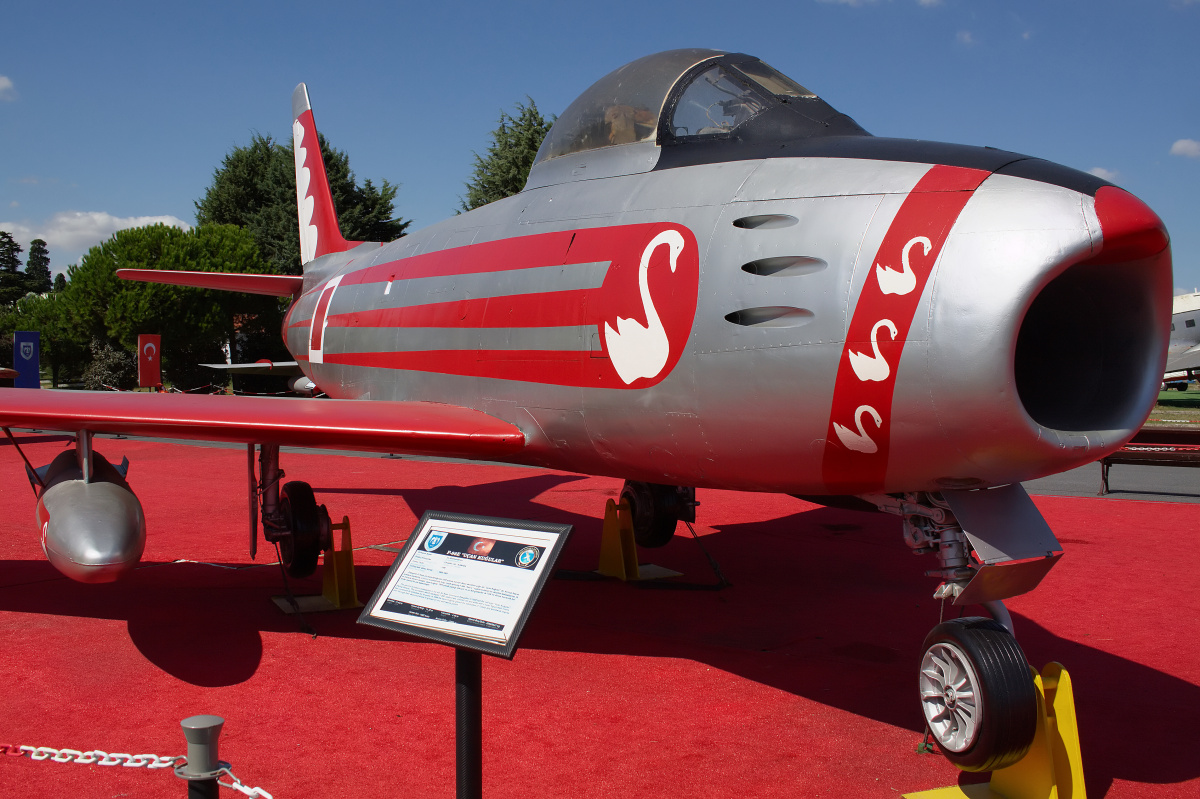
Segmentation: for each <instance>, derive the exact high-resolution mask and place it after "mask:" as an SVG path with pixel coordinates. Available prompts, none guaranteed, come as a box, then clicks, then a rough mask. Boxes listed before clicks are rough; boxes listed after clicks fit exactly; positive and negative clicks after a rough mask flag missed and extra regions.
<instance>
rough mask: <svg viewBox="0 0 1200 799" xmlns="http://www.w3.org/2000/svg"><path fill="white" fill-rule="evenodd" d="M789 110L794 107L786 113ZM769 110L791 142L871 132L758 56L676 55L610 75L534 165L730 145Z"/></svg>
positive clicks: (562, 120)
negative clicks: (631, 150)
mask: <svg viewBox="0 0 1200 799" xmlns="http://www.w3.org/2000/svg"><path fill="white" fill-rule="evenodd" d="M784 106H790V108H787V109H785V111H784V112H783V113H782V114H780V113H778V111H777V110H778V109H780V108H782V107H784ZM768 112H776V113H774V114H773V115H772V116H774V117H777V118H779V119H778V122H779V123H782V124H772V125H770V126H769V127H770V129H771V130H773V131H775V132H776V133H778V134H780V135H786V136H789V137H796V136H797V135H799V136H813V135H822V134H824V135H831V134H835V133H838V134H843V135H844V134H851V135H865V133H866V132H865V131H863V130H862V128H860V127H858V125H857V124H855V123H854V121H853V120H851V119H849V117H846V116H844V115H841V114H838V113H837V112H836V111H834V110H833V109H832V108H830V107H829V106H828V105H827V104H826V103H824V102H823V101H821V100H820V99H819V98H818V97H817V96H816V95H815V94H813V93H812V92H810V91H809V90H808V89H806V88H804V87H803V86H801V85H800V84H798V83H796V82H795V81H793V80H792V79H791V78H788V77H787V76H785V75H783V74H782V73H780V72H778V71H777V70H775V69H772V68H771V67H769V66H767V65H766V64H764V63H763V62H762V61H759V60H758V59H757V58H754V57H753V56H748V55H742V54H731V53H725V52H722V51H720V50H703V49H687V50H668V51H666V52H663V53H656V54H654V55H650V56H646V57H645V58H639V59H638V60H636V61H633V62H630V63H628V64H626V65H625V66H623V67H620V68H619V69H617V70H614V71H613V72H610V73H609V74H608V75H605V76H604V77H603V78H601V79H600V80H598V81H596V83H594V84H593V85H592V86H591V88H589V89H588V90H587V91H585V92H584V93H583V94H581V95H580V96H579V97H578V98H577V99H576V100H575V102H573V103H571V105H570V106H568V107H567V110H566V111H564V112H563V113H562V115H561V116H560V117H559V118H558V120H557V121H556V122H555V123H554V127H553V128H552V129H551V130H550V133H549V134H548V135H547V136H546V139H545V141H544V142H542V146H541V148H540V149H539V150H538V154H537V158H536V160H535V161H534V168H535V170H536V169H537V166H538V165H540V164H543V163H544V162H548V161H551V160H553V159H556V158H560V157H562V156H569V155H574V154H579V153H588V152H591V151H598V150H602V149H604V148H612V147H614V146H618V145H627V144H640V143H646V144H650V145H659V146H666V145H673V144H687V143H692V142H706V141H719V140H722V139H725V140H727V139H730V138H731V137H736V136H737V135H738V134H740V133H743V132H746V131H747V130H748V129H749V127H751V125H750V123H751V122H752V121H753V120H755V119H757V118H759V117H762V116H764V115H771V114H768ZM789 112H790V113H789ZM760 127H761V126H760ZM767 132H768V133H769V131H767ZM755 138H759V139H761V138H762V136H761V135H760V136H758V137H755ZM634 171H638V170H634ZM532 182H533V181H532V180H531V183H532Z"/></svg>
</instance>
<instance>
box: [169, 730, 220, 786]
mask: <svg viewBox="0 0 1200 799" xmlns="http://www.w3.org/2000/svg"><path fill="white" fill-rule="evenodd" d="M179 726H181V727H183V737H184V738H186V739H187V744H188V748H187V765H185V766H183V767H182V768H179V769H176V770H175V774H176V775H177V776H180V777H182V778H183V779H185V780H187V784H188V792H187V795H188V799H217V792H218V787H219V786H218V784H217V776H218V775H219V774H221V773H222V767H223V766H225V765H226V764H223V763H221V761H220V759H218V757H217V738H218V737H220V735H221V728H222V727H224V726H225V719H223V718H221V717H220V716H208V715H202V716H189V717H188V718H186V719H184V720H183V721H181V722H179Z"/></svg>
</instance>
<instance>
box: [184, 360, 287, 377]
mask: <svg viewBox="0 0 1200 799" xmlns="http://www.w3.org/2000/svg"><path fill="white" fill-rule="evenodd" d="M200 365H201V366H206V367H208V368H209V369H219V370H221V371H222V372H228V373H229V374H233V375H280V376H281V377H298V376H300V375H302V374H304V370H302V369H301V368H300V364H298V363H296V362H295V361H265V360H264V361H258V362H256V363H202V364H200Z"/></svg>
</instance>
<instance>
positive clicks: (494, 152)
mask: <svg viewBox="0 0 1200 799" xmlns="http://www.w3.org/2000/svg"><path fill="white" fill-rule="evenodd" d="M525 99H526V100H529V105H525V104H524V103H517V106H516V109H515V110H516V114H515V116H514V115H509V114H508V113H507V112H505V111H501V112H500V125H499V127H497V128H496V129H495V130H494V131H492V143H491V145H490V146H489V147H488V150H487V155H486V156H481V155H479V153H475V171H474V172H473V173H472V175H471V180H470V181H469V182H468V183H466V184H465V185H466V188H467V196H466V197H463V198H460V199H461V200H462V206H461V207H462V210H464V211H470V210H472V209H474V208H478V207H479V206H481V205H487V204H488V203H491V202H495V201H496V200H501V199H503V198H505V197H511V196H512V195H514V194H516V193H518V192H519V191H521V189H523V188H525V181H527V180H529V170H530V168H531V167H532V166H533V159H534V157H535V156H536V155H537V151H538V148H539V147H541V146H542V140H543V139H545V138H546V134H547V133H549V132H550V126H551V125H552V124H553V123H554V119H553V118H551V119H550V120H549V121H547V120H546V119H545V118H543V117H542V115H541V113H540V112H539V111H538V108H537V103H535V102H534V101H533V100H532V99H531V98H529V97H526V98H525Z"/></svg>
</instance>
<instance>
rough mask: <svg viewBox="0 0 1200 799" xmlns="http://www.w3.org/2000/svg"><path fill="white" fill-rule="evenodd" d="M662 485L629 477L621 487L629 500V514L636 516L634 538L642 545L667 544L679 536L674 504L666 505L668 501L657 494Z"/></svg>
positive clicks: (656, 545) (634, 518)
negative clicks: (677, 534)
mask: <svg viewBox="0 0 1200 799" xmlns="http://www.w3.org/2000/svg"><path fill="white" fill-rule="evenodd" d="M658 487H659V486H653V485H651V484H650V483H640V482H637V481H634V480H626V481H625V485H624V487H623V488H622V489H621V499H623V500H625V501H626V502H628V503H629V515H630V517H631V518H632V519H633V540H634V541H636V542H637V545H638V546H639V547H647V548H651V549H653V548H655V547H662V546H666V545H667V544H669V543H671V539H672V538H674V537H675V528H676V527H677V526H678V524H679V518H678V516H677V515H676V513H675V512H674V509H673V508H668V507H666V503H665V502H663V501H661V499H659V498H658V497H657V496H656V493H658V492H656V491H655V489H656V488H658ZM656 500H658V501H656Z"/></svg>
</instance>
